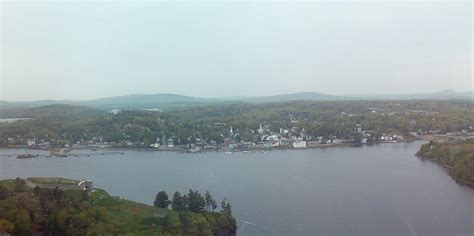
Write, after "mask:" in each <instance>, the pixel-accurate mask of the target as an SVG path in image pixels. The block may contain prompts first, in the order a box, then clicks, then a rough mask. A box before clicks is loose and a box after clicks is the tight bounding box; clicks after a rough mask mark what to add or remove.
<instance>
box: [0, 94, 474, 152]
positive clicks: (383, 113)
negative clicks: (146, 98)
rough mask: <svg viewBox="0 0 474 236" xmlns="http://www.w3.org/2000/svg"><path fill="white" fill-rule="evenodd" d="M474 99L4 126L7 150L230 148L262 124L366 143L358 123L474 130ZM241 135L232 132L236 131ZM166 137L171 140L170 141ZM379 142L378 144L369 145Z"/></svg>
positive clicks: (83, 111) (59, 109) (63, 111)
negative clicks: (170, 145) (29, 143)
mask: <svg viewBox="0 0 474 236" xmlns="http://www.w3.org/2000/svg"><path fill="white" fill-rule="evenodd" d="M473 109H474V103H473V102H472V101H429V100H428V101H426V100H423V101H294V102H279V103H268V104H232V105H215V106H203V107H199V108H190V109H185V110H175V111H167V112H151V111H144V110H124V111H122V112H120V113H118V114H117V115H113V114H108V113H106V112H105V111H102V110H97V109H92V108H86V107H75V106H67V105H52V106H47V107H40V108H34V109H31V110H28V111H23V112H22V113H21V114H20V115H19V116H21V117H29V118H34V119H32V120H26V121H21V122H15V123H10V124H0V145H7V144H10V143H13V144H22V143H23V144H24V143H26V139H33V138H35V139H36V140H45V141H48V142H51V143H52V144H53V145H64V144H73V143H76V142H78V141H79V142H82V143H84V142H86V141H89V140H93V139H94V137H96V138H100V140H102V141H106V142H113V143H114V144H116V145H118V146H120V145H123V146H125V145H127V143H130V142H131V143H133V145H134V146H149V145H150V144H152V143H155V142H156V140H157V138H160V140H161V142H162V144H165V143H166V142H167V140H168V139H170V138H171V139H173V142H174V144H175V145H176V144H178V145H180V144H182V145H185V144H190V143H198V142H205V143H211V142H212V141H215V142H216V143H223V141H224V139H225V138H226V137H229V138H232V139H233V140H235V141H237V142H240V141H246V142H258V141H260V137H259V135H258V134H257V133H256V130H257V129H258V127H259V125H260V123H261V124H263V125H266V126H268V127H269V129H270V131H273V132H279V129H280V128H286V129H290V128H294V129H291V132H294V133H291V134H290V135H298V134H299V133H300V132H301V131H302V130H303V129H304V131H305V133H306V134H307V135H309V136H311V137H313V138H316V137H319V136H323V137H333V138H340V139H354V140H360V138H361V135H360V132H357V130H356V125H360V127H361V128H362V129H363V130H366V131H368V132H369V133H370V134H371V136H370V137H369V139H372V138H376V137H379V136H380V135H381V134H383V133H396V134H400V135H406V134H407V133H409V132H421V133H423V132H428V131H439V132H441V133H443V132H451V131H460V130H461V129H468V128H469V127H470V126H474V116H472V110H473ZM231 126H232V127H233V129H234V134H230V127H231ZM165 139H166V140H165ZM369 141H372V140H369Z"/></svg>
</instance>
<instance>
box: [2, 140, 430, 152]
mask: <svg viewBox="0 0 474 236" xmlns="http://www.w3.org/2000/svg"><path fill="white" fill-rule="evenodd" d="M416 141H429V139H411V140H403V141H379V142H370V143H340V144H321V145H316V146H310V147H303V148H293V147H272V148H260V149H232V150H229V149H225V148H216V149H201V150H199V151H197V152H190V151H189V150H190V149H180V148H164V149H160V148H157V149H156V148H148V147H147V148H140V147H130V148H127V147H77V148H66V149H69V150H70V151H74V150H86V151H92V152H95V151H101V150H109V151H144V152H175V153H186V154H196V153H208V152H231V153H234V152H251V153H258V152H270V151H276V150H279V151H288V150H289V151H293V150H308V149H325V148H339V147H363V146H374V145H378V144H397V143H412V142H416ZM0 149H5V150H35V151H50V150H48V149H43V148H34V147H33V148H32V147H2V146H0ZM12 155H14V154H12ZM69 155H74V153H72V154H69Z"/></svg>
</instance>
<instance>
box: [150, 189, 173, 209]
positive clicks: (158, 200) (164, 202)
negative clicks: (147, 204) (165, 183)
mask: <svg viewBox="0 0 474 236" xmlns="http://www.w3.org/2000/svg"><path fill="white" fill-rule="evenodd" d="M169 205H170V201H169V200H168V194H167V193H166V192H165V191H161V192H159V193H158V194H156V197H155V202H154V206H155V207H161V208H168V206H169Z"/></svg>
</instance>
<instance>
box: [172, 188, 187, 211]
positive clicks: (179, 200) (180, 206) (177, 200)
mask: <svg viewBox="0 0 474 236" xmlns="http://www.w3.org/2000/svg"><path fill="white" fill-rule="evenodd" d="M171 208H172V209H173V210H176V211H181V210H184V209H185V208H186V205H185V203H184V199H183V197H182V196H181V193H180V192H178V191H176V192H175V193H174V194H173V201H172V202H171Z"/></svg>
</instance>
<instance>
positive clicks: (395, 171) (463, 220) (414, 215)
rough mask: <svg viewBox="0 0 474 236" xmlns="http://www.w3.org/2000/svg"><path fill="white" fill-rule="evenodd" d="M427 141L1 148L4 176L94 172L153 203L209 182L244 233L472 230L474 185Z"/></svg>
mask: <svg viewBox="0 0 474 236" xmlns="http://www.w3.org/2000/svg"><path fill="white" fill-rule="evenodd" d="M421 143H422V142H414V143H399V144H381V145H376V146H364V147H338V148H327V149H312V150H291V151H290V150H289V151H272V152H268V153H253V154H249V153H234V154H233V155H232V156H229V155H226V154H225V153H216V152H210V153H200V154H180V153H172V152H146V151H126V152H125V155H106V156H96V157H69V158H35V159H30V160H19V159H16V158H14V157H3V156H2V157H0V178H10V177H27V176H64V177H69V178H77V179H81V178H90V179H93V180H94V185H95V186H96V187H99V188H104V189H106V190H107V191H108V192H109V193H110V194H112V195H117V196H120V197H123V198H128V199H131V200H134V201H139V202H143V203H147V204H152V202H153V199H154V196H155V195H156V193H157V192H158V191H161V190H165V191H167V192H168V193H169V194H172V193H173V192H174V191H181V192H186V191H187V190H188V189H190V188H192V189H196V190H199V191H202V192H205V191H206V190H209V191H210V192H211V193H212V194H213V195H214V197H215V198H216V199H217V200H218V201H219V202H220V200H221V199H222V198H223V197H226V198H227V199H228V200H229V201H230V202H231V204H232V209H233V213H234V215H235V216H236V218H237V220H238V227H239V231H238V233H239V235H316V234H323V235H327V234H331V235H474V189H472V188H468V187H465V186H462V185H459V184H457V183H456V182H454V181H453V180H452V179H451V177H450V176H449V175H448V174H447V173H446V172H445V171H444V170H443V169H442V168H441V167H439V166H438V165H436V164H434V163H432V162H429V161H422V160H420V159H418V158H416V157H414V156H413V154H414V153H416V151H417V150H418V148H419V147H420V145H421ZM22 152H23V151H22V150H5V149H4V150H0V154H2V155H4V154H11V153H22ZM77 152H79V151H76V153H77ZM82 152H92V151H82ZM23 153H24V152H23Z"/></svg>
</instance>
